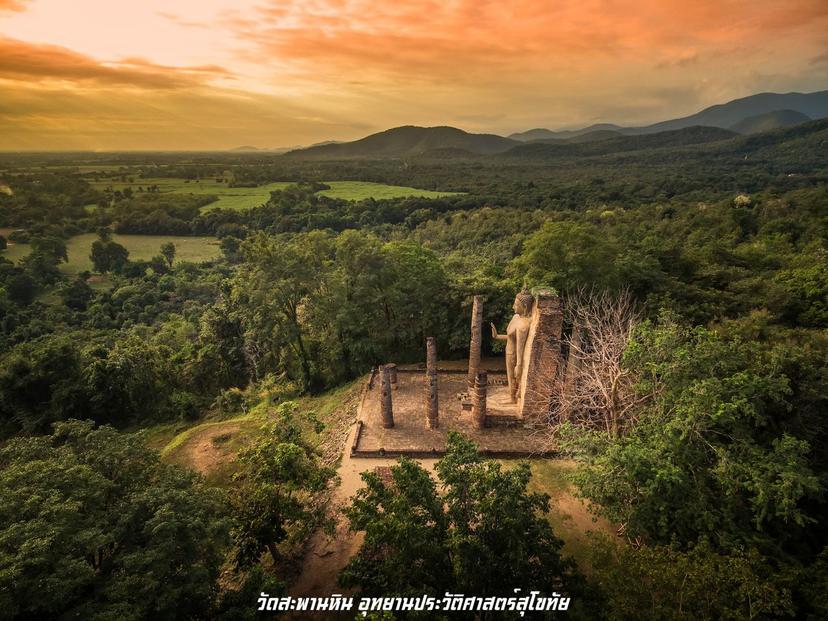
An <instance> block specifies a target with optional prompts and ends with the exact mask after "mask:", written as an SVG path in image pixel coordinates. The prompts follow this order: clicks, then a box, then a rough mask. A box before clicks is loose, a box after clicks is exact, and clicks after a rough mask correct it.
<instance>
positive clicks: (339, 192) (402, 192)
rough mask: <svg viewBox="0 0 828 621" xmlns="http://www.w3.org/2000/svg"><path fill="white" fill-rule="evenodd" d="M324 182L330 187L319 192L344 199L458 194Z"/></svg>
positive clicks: (433, 196) (354, 182) (356, 182)
mask: <svg viewBox="0 0 828 621" xmlns="http://www.w3.org/2000/svg"><path fill="white" fill-rule="evenodd" d="M325 184H326V185H329V186H331V189H330V190H322V191H320V192H319V194H321V195H322V196H327V197H328V198H340V199H343V200H346V201H361V200H365V199H368V198H373V199H377V200H380V199H389V198H407V197H420V198H440V197H442V196H455V195H457V194H459V192H435V191H433V190H419V189H417V188H409V187H405V186H402V185H386V184H384V183H372V182H370V181H326V182H325Z"/></svg>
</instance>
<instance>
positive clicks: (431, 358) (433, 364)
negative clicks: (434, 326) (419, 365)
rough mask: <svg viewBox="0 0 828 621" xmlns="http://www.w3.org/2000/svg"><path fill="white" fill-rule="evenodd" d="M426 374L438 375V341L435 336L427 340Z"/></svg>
mask: <svg viewBox="0 0 828 621" xmlns="http://www.w3.org/2000/svg"><path fill="white" fill-rule="evenodd" d="M426 372H427V373H435V374H436V373H437V341H436V340H435V339H434V337H433V336H430V337H428V338H427V339H426Z"/></svg>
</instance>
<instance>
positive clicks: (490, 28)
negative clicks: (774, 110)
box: [0, 0, 828, 150]
mask: <svg viewBox="0 0 828 621" xmlns="http://www.w3.org/2000/svg"><path fill="white" fill-rule="evenodd" d="M826 88H828V0H776V1H770V0H751V1H742V0H692V1H690V0H640V1H637V2H636V1H633V0H627V1H622V0H549V1H542V0H534V1H529V0H517V1H510V0H497V1H492V2H489V1H488V0H414V1H405V0H385V1H372V0H293V1H291V0H285V1H283V0H135V1H130V0H0V150H8V149H222V148H232V147H235V146H239V145H254V146H258V147H279V146H290V145H297V144H308V143H312V142H316V141H322V140H328V139H338V140H347V139H353V138H358V137H361V136H363V135H366V134H368V133H371V132H374V131H378V130H381V129H386V128H388V127H393V126H396V125H406V124H414V125H454V126H458V127H461V128H463V129H466V130H469V131H476V132H477V131H491V132H496V133H509V132H512V131H519V130H524V129H529V128H532V127H550V128H560V127H573V126H581V125H587V124H590V123H593V122H597V121H607V122H615V123H622V124H642V123H650V122H654V121H659V120H663V119H666V118H671V117H675V116H681V115H686V114H690V113H693V112H695V111H697V110H699V109H701V108H703V107H705V106H708V105H711V104H714V103H720V102H723V101H727V100H730V99H734V98H737V97H742V96H745V95H750V94H753V93H756V92H761V91H776V92H787V91H793V90H797V91H803V92H805V91H814V90H822V89H826Z"/></svg>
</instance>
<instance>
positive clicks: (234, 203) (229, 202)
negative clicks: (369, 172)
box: [92, 177, 457, 211]
mask: <svg viewBox="0 0 828 621" xmlns="http://www.w3.org/2000/svg"><path fill="white" fill-rule="evenodd" d="M325 183H326V184H327V185H329V186H331V187H330V189H329V190H322V191H321V192H319V194H321V195H322V196H327V197H329V198H339V199H343V200H346V201H360V200H365V199H367V198H374V199H378V200H379V199H389V198H405V197H409V196H411V197H414V196H416V197H422V198H440V197H441V196H452V195H455V194H457V192H434V191H432V190H419V189H417V188H409V187H405V186H400V185H386V184H384V183H372V182H370V181H326V182H325ZM92 185H93V186H94V187H96V188H98V189H99V190H103V189H106V188H112V189H113V190H123V189H124V188H131V189H132V191H133V192H137V191H138V188H139V187H140V188H144V189H146V188H147V187H150V186H153V185H155V186H158V191H159V192H161V193H162V194H172V193H175V194H215V195H216V196H218V200H216V201H214V202H212V203H210V204H209V205H205V206H204V207H203V208H202V211H207V210H210V209H216V208H221V209H238V210H243V209H251V208H252V207H258V206H259V205H262V204H264V203H266V202H267V200H268V199H269V198H270V193H271V192H275V191H277V190H284V189H285V188H286V187H288V186H289V185H292V183H291V182H289V181H278V182H275V183H268V184H267V185H260V186H258V187H255V188H231V187H228V185H227V184H226V183H220V182H217V181H216V180H215V179H202V180H200V181H195V180H192V181H188V180H186V179H170V178H166V177H156V178H146V179H134V180H133V181H131V182H129V181H109V180H104V181H93V182H92Z"/></svg>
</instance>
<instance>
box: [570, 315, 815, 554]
mask: <svg viewBox="0 0 828 621" xmlns="http://www.w3.org/2000/svg"><path fill="white" fill-rule="evenodd" d="M625 364H626V365H628V368H630V369H631V370H632V372H633V373H635V374H637V377H638V378H639V379H638V382H639V383H638V388H639V390H640V391H642V394H649V393H654V394H655V397H654V398H653V399H651V400H650V401H649V402H648V404H647V405H646V406H645V407H644V408H643V409H642V410H641V411H639V412H638V413H637V415H636V417H637V420H638V422H637V423H636V424H635V425H633V426H632V427H631V428H630V430H629V432H628V433H627V435H625V436H621V437H619V438H617V439H613V438H610V437H608V436H607V435H606V434H604V433H601V432H589V431H587V430H583V429H571V430H570V433H568V434H566V435H567V436H568V437H569V442H570V444H569V446H570V447H571V448H575V449H576V450H578V451H579V453H578V454H579V455H580V456H581V458H582V459H583V464H584V467H583V468H581V469H580V470H579V473H578V474H577V483H578V485H579V487H580V490H581V492H582V493H583V494H584V495H585V496H586V497H587V498H589V499H590V500H591V501H593V502H594V503H596V506H597V507H599V508H600V509H599V510H600V512H601V513H603V514H604V515H606V516H607V517H608V518H609V519H611V520H613V521H615V522H617V523H621V524H624V525H625V528H626V531H627V533H628V535H629V536H631V537H644V538H645V539H647V540H649V541H652V542H656V543H670V542H671V541H673V540H675V541H677V542H679V543H681V544H688V543H692V542H694V541H696V540H697V539H698V538H699V537H700V536H705V537H708V538H709V539H710V541H711V542H712V543H713V544H715V545H717V546H721V547H723V548H726V549H729V548H732V547H734V546H738V545H741V544H744V543H753V542H761V541H764V542H771V541H775V542H776V543H777V544H779V543H781V542H783V541H785V540H786V539H789V538H792V537H796V536H797V535H798V533H799V532H800V531H801V530H802V529H803V528H805V527H806V526H807V525H808V524H810V523H811V522H812V520H813V517H812V516H810V515H809V514H808V512H807V510H806V508H805V507H806V504H807V501H808V499H813V498H815V497H817V496H818V495H819V494H820V493H821V490H822V485H821V483H820V481H819V479H818V477H817V476H816V475H815V474H814V472H813V470H812V467H811V464H810V461H809V454H810V445H809V443H808V442H807V441H805V440H803V439H800V438H799V437H797V436H796V435H793V433H792V432H791V431H793V430H794V429H793V428H792V429H791V431H788V430H786V429H785V428H784V426H783V425H782V423H783V422H784V421H785V420H786V418H788V411H789V410H790V401H789V399H790V396H791V388H790V384H789V380H788V378H787V377H786V376H784V375H783V374H782V373H781V372H780V369H781V368H782V365H781V364H780V360H779V359H778V358H777V357H776V355H775V354H774V352H773V351H772V350H767V349H765V348H763V347H762V346H761V345H760V344H758V343H752V342H746V341H742V340H740V339H731V340H726V339H724V338H722V337H720V336H718V335H717V334H716V333H714V332H711V331H709V330H706V329H704V328H695V329H690V328H685V327H682V326H680V325H678V324H676V323H673V322H671V321H669V320H665V321H663V323H662V324H661V325H660V326H658V327H654V326H652V325H651V324H645V325H643V326H642V327H641V328H640V330H639V331H638V333H637V335H636V337H635V339H634V341H633V343H632V344H631V345H630V347H629V349H628V351H627V353H626V355H625ZM780 427H782V428H780Z"/></svg>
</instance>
